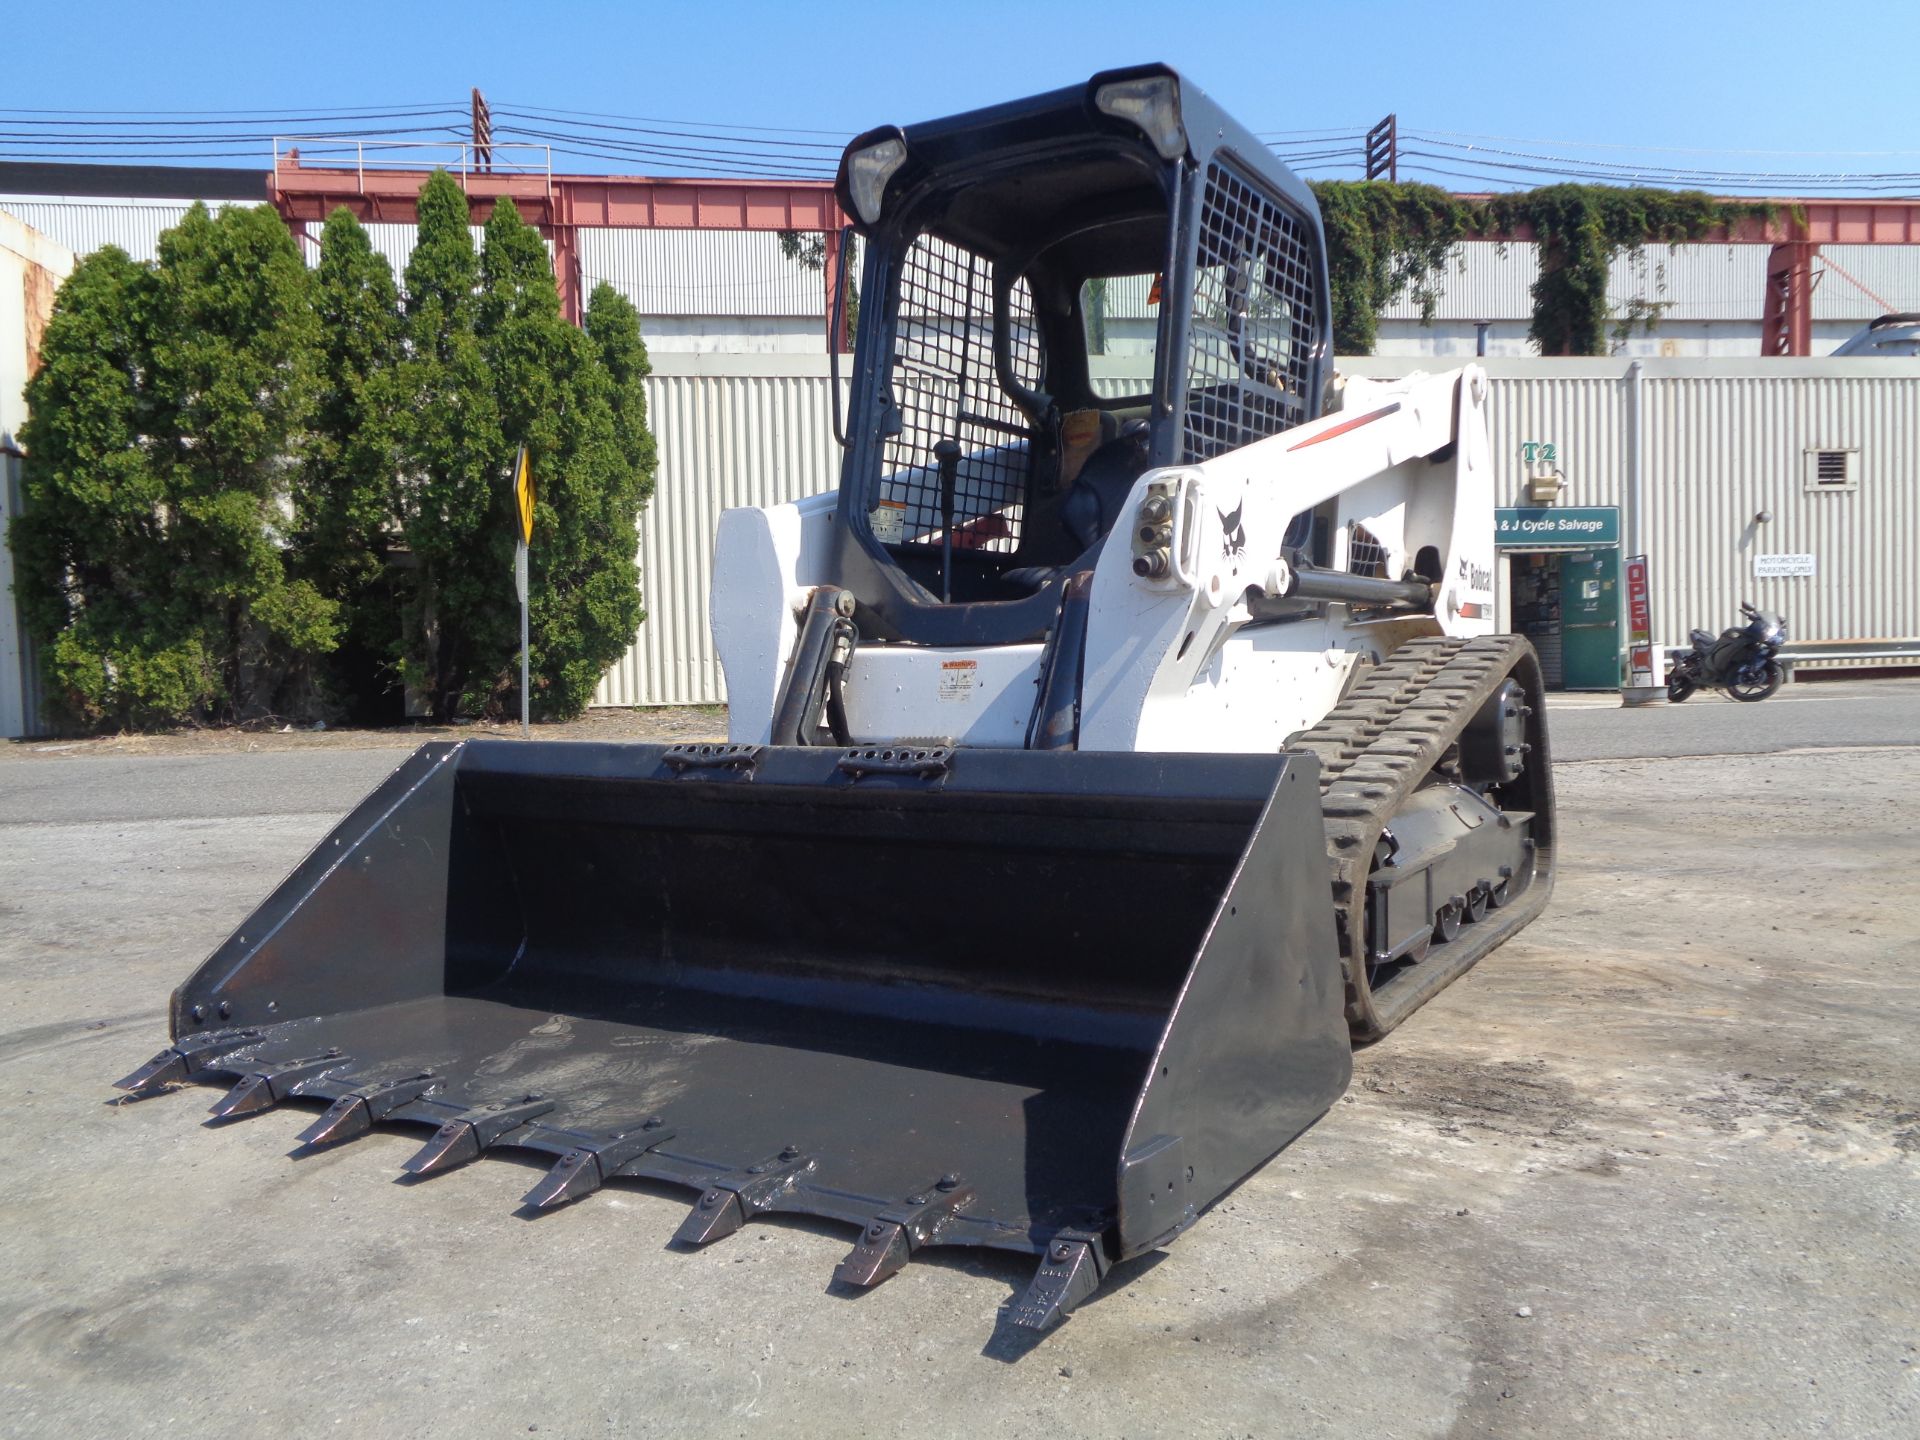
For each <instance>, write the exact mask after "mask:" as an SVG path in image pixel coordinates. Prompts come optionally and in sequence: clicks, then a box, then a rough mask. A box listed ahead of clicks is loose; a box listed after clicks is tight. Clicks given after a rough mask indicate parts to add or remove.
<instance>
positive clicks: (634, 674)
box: [593, 356, 840, 705]
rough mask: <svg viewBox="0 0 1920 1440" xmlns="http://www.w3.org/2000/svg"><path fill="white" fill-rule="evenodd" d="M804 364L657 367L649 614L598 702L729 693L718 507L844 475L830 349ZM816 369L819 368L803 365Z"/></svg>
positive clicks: (702, 700)
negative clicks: (716, 625) (765, 368)
mask: <svg viewBox="0 0 1920 1440" xmlns="http://www.w3.org/2000/svg"><path fill="white" fill-rule="evenodd" d="M783 368H786V369H789V370H800V371H802V372H803V373H798V374H777V375H740V374H719V375H713V374H708V375H660V374H656V375H654V376H652V377H651V378H650V379H649V380H648V381H647V415H648V421H649V423H650V424H651V426H652V429H653V433H654V437H655V439H656V440H657V441H658V443H659V449H660V469H659V474H658V476H657V478H656V484H655V489H654V497H653V502H652V504H650V505H649V506H648V507H647V511H646V514H645V515H644V516H642V518H641V522H640V586H641V594H642V596H643V597H644V599H645V601H646V610H647V618H646V620H645V621H644V622H642V624H641V626H640V634H639V636H638V638H637V639H636V640H635V641H634V644H633V648H632V649H631V650H629V651H628V652H627V655H626V657H625V658H624V659H622V660H621V661H620V662H619V663H618V664H617V665H615V666H614V667H613V668H612V669H611V670H609V671H608V672H607V673H606V675H605V676H604V677H603V678H602V680H601V682H600V688H599V690H598V692H597V693H596V694H595V696H594V702H593V703H594V704H596V705H695V704H707V703H712V702H716V701H719V700H722V699H724V698H725V688H724V686H723V685H722V682H721V678H720V662H719V658H718V656H716V655H715V654H714V650H713V642H712V639H711V637H710V636H709V634H708V630H707V620H708V612H707V593H708V589H709V587H710V586H711V584H712V579H713V539H714V535H715V533H716V532H717V530H718V528H719V524H720V512H721V511H723V510H728V509H732V508H733V507H735V506H740V505H779V504H783V503H785V502H786V501H789V500H798V499H800V498H801V497H802V496H805V495H814V494H818V493H819V492H820V491H822V490H831V489H832V488H833V487H834V486H835V485H837V484H838V483H839V476H840V472H839V457H840V447H839V446H838V445H837V444H835V443H834V439H833V426H832V420H831V418H830V415H829V411H828V405H827V399H828V391H827V386H828V383H829V382H828V380H827V377H826V374H825V370H826V363H825V357H824V356H823V357H820V359H819V361H818V362H817V364H815V365H813V366H801V365H793V364H788V365H787V366H785V367H783ZM806 370H813V371H814V372H816V373H804V372H805V371H806Z"/></svg>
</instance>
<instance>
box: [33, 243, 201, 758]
mask: <svg viewBox="0 0 1920 1440" xmlns="http://www.w3.org/2000/svg"><path fill="white" fill-rule="evenodd" d="M153 292H154V279H153V273H152V271H151V269H149V268H148V267H146V266H143V265H136V264H135V263H134V262H133V261H132V260H130V259H128V258H127V255H126V252H125V251H123V250H121V249H119V248H117V247H115V246H108V247H106V248H105V249H102V250H96V251H95V252H94V253H93V254H91V255H89V256H87V257H86V258H85V259H84V260H82V261H81V262H80V263H79V264H78V265H77V266H76V267H75V268H74V271H73V274H72V275H71V276H70V277H69V278H68V280H67V282H66V284H64V285H63V286H61V288H60V295H59V300H58V302H57V303H56V304H55V306H54V310H53V315H52V317H51V318H50V319H49V321H48V323H47V329H46V333H45V335H44V336H43V337H42V340H41V347H40V369H39V370H38V372H36V373H35V375H34V377H33V379H32V380H31V381H29V382H28V384H27V406H28V410H29V412H30V418H29V419H28V420H27V422H26V424H25V425H24V426H23V427H22V429H21V435H20V439H21V443H22V445H23V446H24V448H25V449H26V452H27V459H26V464H25V467H24V470H23V472H22V489H23V491H24V498H25V501H26V504H25V506H24V513H23V514H21V515H20V516H19V517H18V518H17V519H15V520H14V522H13V524H12V525H11V526H10V527H9V530H8V535H7V540H8V543H9V544H10V545H11V546H12V548H13V553H14V560H15V564H16V571H15V573H16V575H17V576H18V581H17V583H16V585H15V590H16V592H17V595H18V600H19V606H20V613H21V619H22V620H23V622H24V623H25V625H26V628H27V630H28V631H29V633H31V634H32V636H33V638H34V640H35V642H36V644H37V646H38V649H39V655H40V663H41V669H42V672H43V677H44V680H45V685H46V694H47V705H48V708H49V711H50V712H51V715H50V718H53V719H56V720H60V721H65V722H67V723H69V724H78V725H83V726H88V727H92V726H96V725H103V724H110V725H116V726H121V727H126V726H135V727H138V726H144V725H150V724H156V723H165V722H168V721H172V720H177V719H180V718H182V717H185V716H188V715H192V714H195V713H198V712H201V711H203V710H205V709H206V708H208V707H209V706H211V705H212V703H213V700H214V698H215V696H216V695H217V694H218V692H219V683H220V682H219V675H218V665H217V661H216V658H215V655H214V653H213V652H212V651H210V650H209V648H208V647H207V645H206V644H205V639H206V637H205V634H204V632H203V629H202V626H201V623H200V619H201V617H200V616H199V615H197V614H196V613H195V607H194V605H193V602H192V598H191V596H186V595H182V594H180V593H179V590H178V588H177V587H176V585H175V579H176V575H175V571H176V566H175V564H174V558H173V552H172V550H171V548H170V546H169V545H168V542H167V535H168V529H169V520H170V514H169V506H168V503H167V500H168V493H167V484H166V477H165V476H164V475H163V474H162V473H161V472H160V470H159V469H158V468H157V467H156V466H155V465H154V463H153V457H152V455H151V454H150V453H149V451H148V448H147V446H146V444H145V443H144V440H143V432H144V431H145V430H146V428H147V425H148V414H147V412H148V410H149V408H150V399H149V397H148V395H147V390H146V385H147V372H148V370H149V368H150V364H151V361H150V357H149V347H148V343H147V335H146V324H147V317H148V315H149V313H150V311H151V309H152V307H153V304H154V293H153Z"/></svg>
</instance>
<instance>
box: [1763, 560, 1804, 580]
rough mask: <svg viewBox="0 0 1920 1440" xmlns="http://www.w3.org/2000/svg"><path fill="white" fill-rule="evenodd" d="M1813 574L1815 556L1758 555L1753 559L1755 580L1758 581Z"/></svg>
mask: <svg viewBox="0 0 1920 1440" xmlns="http://www.w3.org/2000/svg"><path fill="white" fill-rule="evenodd" d="M1811 574H1813V556H1811V555H1756V556H1754V557H1753V578H1754V579H1756V580H1778V579H1782V578H1784V577H1787V576H1791V575H1811Z"/></svg>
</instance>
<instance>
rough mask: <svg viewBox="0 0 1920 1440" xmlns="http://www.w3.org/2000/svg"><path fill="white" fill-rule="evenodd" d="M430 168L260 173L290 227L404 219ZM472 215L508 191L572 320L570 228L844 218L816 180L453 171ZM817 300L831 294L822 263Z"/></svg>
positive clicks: (574, 270) (780, 225) (782, 225)
mask: <svg viewBox="0 0 1920 1440" xmlns="http://www.w3.org/2000/svg"><path fill="white" fill-rule="evenodd" d="M430 173H431V172H429V171H425V170H386V169H371V170H370V169H365V168H362V167H357V166H324V167H322V166H310V165H302V164H301V163H300V161H299V157H298V155H293V156H290V157H288V158H287V159H283V160H282V161H281V162H280V163H279V164H278V165H276V166H275V167H274V170H273V172H272V173H271V174H270V175H268V177H267V194H268V198H269V199H271V200H272V202H273V205H274V208H275V209H276V210H278V211H279V212H280V216H281V218H282V219H283V220H285V221H286V222H287V224H288V226H290V227H292V228H293V229H294V230H295V232H296V233H298V231H299V228H300V227H301V226H302V225H305V224H308V223H311V222H315V221H322V220H325V219H326V218H327V216H329V215H331V214H332V213H333V212H334V211H335V210H337V209H339V208H341V207H342V206H344V207H345V208H346V209H348V210H350V211H351V212H352V213H353V214H354V215H355V216H357V217H358V218H359V219H361V220H368V221H375V222H387V223H393V224H412V223H413V222H414V221H415V220H416V219H417V218H418V216H417V212H416V210H415V202H416V201H417V200H418V199H419V195H420V188H421V187H422V186H423V185H425V184H426V183H427V179H428V176H429V174H430ZM454 178H455V179H457V180H459V181H460V184H461V188H462V189H464V190H465V191H466V192H467V203H468V204H469V205H470V206H471V207H472V210H473V219H474V223H475V224H484V223H486V220H487V217H488V216H490V215H492V214H493V207H494V205H495V204H497V203H498V202H499V201H501V200H507V199H510V200H512V201H513V203H514V207H515V208H516V209H517V210H519V212H520V214H521V217H522V218H523V219H525V220H526V221H527V222H528V223H530V224H533V225H536V226H538V227H539V229H540V233H541V234H542V235H544V236H545V237H546V238H547V239H549V240H551V241H552V242H553V260H554V272H555V279H556V280H557V281H558V282H559V286H560V301H561V306H562V308H563V309H564V310H565V312H566V315H567V318H568V319H569V320H572V321H573V322H574V323H575V324H578V323H579V320H580V315H581V310H582V306H583V305H584V303H585V296H584V295H583V294H582V289H583V280H582V277H581V274H580V243H579V232H580V229H581V228H582V227H583V226H584V227H589V228H593V229H607V230H819V231H824V232H825V233H827V234H828V235H835V236H837V235H838V234H839V231H840V227H841V226H843V225H845V224H846V216H845V215H844V214H842V213H841V210H840V204H839V201H838V200H837V199H835V197H834V193H833V185H832V183H831V182H829V181H824V180H656V179H652V178H649V177H646V176H641V175H548V174H544V173H542V174H507V173H502V172H500V171H493V172H491V173H486V174H471V173H470V174H466V175H456V176H455V177H454ZM824 278H825V279H826V281H827V285H828V289H827V300H828V303H829V305H831V303H832V298H833V291H832V278H831V272H830V271H829V272H828V275H827V276H826V277H824Z"/></svg>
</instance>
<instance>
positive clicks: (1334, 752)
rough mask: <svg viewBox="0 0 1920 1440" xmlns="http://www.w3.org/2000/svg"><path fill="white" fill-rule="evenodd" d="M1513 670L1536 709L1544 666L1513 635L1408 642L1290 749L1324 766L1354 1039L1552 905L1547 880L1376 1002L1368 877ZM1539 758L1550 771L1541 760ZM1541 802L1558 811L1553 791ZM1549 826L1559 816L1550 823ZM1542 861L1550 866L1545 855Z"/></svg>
mask: <svg viewBox="0 0 1920 1440" xmlns="http://www.w3.org/2000/svg"><path fill="white" fill-rule="evenodd" d="M1516 670H1525V671H1527V672H1530V673H1529V674H1527V675H1526V676H1525V679H1526V680H1527V681H1530V682H1531V683H1528V684H1527V685H1526V688H1527V689H1528V691H1529V695H1528V703H1529V704H1531V705H1533V706H1535V707H1536V709H1537V708H1538V707H1539V706H1540V704H1541V703H1542V699H1543V697H1542V696H1541V694H1540V682H1539V677H1538V661H1537V658H1536V657H1535V656H1534V654H1533V649H1532V647H1531V646H1530V645H1529V644H1528V643H1527V642H1526V641H1525V640H1524V639H1522V638H1520V637H1519V636H1515V635H1490V636H1482V637H1479V638H1476V639H1470V640H1469V639H1457V638H1454V637H1451V636H1430V637H1425V638H1422V639H1418V640H1412V641H1409V642H1408V643H1407V644H1405V645H1402V646H1401V647H1400V648H1399V649H1397V650H1395V651H1394V652H1393V653H1392V654H1391V655H1389V656H1388V657H1387V659H1386V660H1385V661H1383V662H1382V663H1381V664H1379V665H1377V666H1375V667H1374V668H1373V669H1372V670H1370V671H1369V672H1368V673H1367V675H1366V676H1365V678H1364V679H1363V680H1362V681H1361V682H1360V683H1359V684H1358V685H1356V686H1355V687H1354V688H1353V690H1351V691H1350V692H1349V693H1348V694H1347V696H1346V698H1345V699H1343V700H1342V701H1341V702H1340V703H1339V704H1338V705H1336V706H1335V707H1334V708H1333V709H1332V710H1330V711H1328V712H1327V715H1326V718H1325V719H1323V720H1321V721H1320V723H1319V724H1317V725H1315V726H1314V727H1313V728H1312V729H1310V730H1305V731H1302V732H1301V733H1300V734H1298V735H1296V736H1295V737H1294V738H1293V739H1292V741H1291V742H1290V743H1289V745H1288V747H1287V748H1288V749H1290V750H1308V751H1311V752H1312V753H1313V754H1314V755H1315V756H1317V757H1318V758H1319V761H1320V804H1321V811H1322V813H1323V814H1324V816H1325V818H1326V827H1327V859H1328V863H1329V866H1330V868H1331V871H1332V875H1331V878H1332V883H1333V899H1334V905H1335V907H1336V910H1335V929H1336V931H1337V932H1338V936H1339V944H1340V959H1341V964H1342V966H1343V967H1344V969H1345V971H1346V982H1347V1023H1348V1025H1349V1026H1350V1027H1351V1029H1352V1031H1353V1034H1354V1038H1355V1039H1356V1040H1360V1041H1367V1040H1376V1039H1378V1038H1379V1037H1380V1036H1382V1035H1384V1034H1386V1033H1387V1032H1388V1031H1389V1030H1391V1029H1392V1028H1393V1027H1394V1026H1395V1025H1397V1024H1399V1023H1400V1021H1402V1020H1404V1019H1405V1018H1406V1017H1407V1016H1408V1015H1410V1014H1412V1013H1413V1011H1414V1010H1416V1009H1418V1008H1419V1007H1420V1006H1421V1005H1422V1004H1424V1003H1426V1001H1428V1000H1429V999H1431V998H1432V997H1433V996H1434V995H1435V994H1437V993H1439V991H1440V990H1442V989H1444V988H1445V987H1446V986H1447V985H1448V984H1449V983H1451V982H1452V981H1453V980H1455V979H1457V978H1459V976H1460V975H1462V974H1464V973H1465V972H1466V970H1467V969H1468V968H1469V967H1471V966H1472V965H1473V963H1474V962H1475V961H1477V960H1478V959H1479V958H1480V957H1481V956H1482V955H1484V954H1486V953H1487V952H1488V951H1490V950H1492V949H1493V948H1494V947H1495V946H1497V945H1499V944H1500V943H1501V941H1503V940H1506V939H1508V938H1509V937H1510V936H1512V935H1513V934H1514V933H1515V932H1516V931H1518V930H1519V929H1520V928H1521V927H1522V926H1524V925H1525V924H1526V923H1527V922H1528V921H1529V920H1531V919H1533V917H1534V916H1535V915H1537V914H1539V912H1540V910H1541V909H1542V907H1543V906H1544V905H1545V904H1546V898H1547V891H1548V890H1549V889H1550V888H1551V874H1550V872H1547V873H1541V874H1536V875H1535V876H1534V877H1533V878H1532V880H1531V881H1530V883H1529V884H1528V885H1527V887H1526V888H1525V889H1524V890H1523V891H1522V893H1521V894H1519V895H1516V896H1515V897H1514V898H1513V899H1512V900H1511V901H1509V903H1508V904H1507V905H1505V906H1503V907H1502V908H1500V909H1498V910H1489V911H1488V913H1487V915H1486V917H1485V918H1484V919H1483V920H1481V921H1479V922H1478V923H1477V924H1472V925H1468V926H1465V927H1464V928H1463V929H1462V930H1461V932H1460V936H1459V938H1458V939H1456V940H1454V941H1453V942H1452V943H1450V944H1445V945H1440V944H1436V945H1434V946H1433V948H1432V949H1431V950H1430V951H1429V952H1428V953H1427V956H1426V958H1425V959H1423V960H1422V961H1421V962H1420V963H1419V964H1417V965H1414V966H1411V967H1409V968H1407V969H1406V970H1403V971H1402V972H1401V973H1400V974H1398V975H1396V976H1395V977H1394V979H1393V981H1392V982H1391V983H1390V984H1388V985H1385V986H1383V987H1382V988H1381V990H1380V993H1379V995H1378V996H1375V995H1374V994H1373V993H1372V991H1371V988H1370V987H1369V986H1368V984H1367V957H1366V953H1365V950H1366V919H1365V906H1366V900H1367V875H1368V872H1369V870H1370V869H1371V867H1372V863H1373V854H1374V847H1375V845H1376V844H1377V843H1378V841H1379V839H1380V835H1381V832H1382V831H1383V830H1385V829H1386V827H1387V826H1388V825H1389V824H1390V823H1391V821H1392V819H1393V816H1394V813H1395V812H1396V811H1397V810H1398V809H1399V807H1400V805H1401V803H1402V802H1403V801H1404V800H1405V799H1406V798H1407V797H1408V796H1409V795H1411V794H1412V793H1413V792H1414V790H1415V789H1417V788H1418V787H1419V785H1420V783H1421V782H1422V781H1423V780H1425V779H1426V778H1427V776H1428V774H1429V773H1430V772H1431V771H1432V770H1433V768H1434V766H1436V765H1437V764H1439V762H1440V759H1441V757H1442V756H1443V755H1444V754H1445V753H1446V750H1447V747H1448V746H1450V745H1451V744H1452V743H1453V742H1454V741H1455V740H1456V739H1457V738H1458V737H1459V735H1460V732H1461V731H1462V730H1463V729H1464V728H1465V727H1466V724H1467V722H1468V721H1469V720H1471V719H1472V718H1473V716H1474V714H1475V713H1476V712H1477V711H1478V710H1479V708H1480V706H1481V705H1482V704H1483V703H1484V702H1485V701H1486V700H1487V698H1488V697H1489V696H1491V695H1492V694H1493V693H1494V692H1495V691H1497V690H1498V689H1499V688H1500V686H1501V684H1502V682H1504V681H1505V680H1506V679H1507V678H1508V676H1510V675H1512V674H1513V673H1514V672H1515V671H1516ZM1539 748H1540V751H1541V753H1538V754H1536V755H1534V756H1532V757H1531V760H1532V761H1536V762H1539V763H1541V764H1550V763H1551V762H1550V760H1549V759H1548V757H1547V756H1546V754H1545V753H1544V746H1541V747H1539ZM1542 793H1544V794H1545V795H1546V796H1547V797H1548V798H1547V802H1546V804H1547V806H1548V807H1550V806H1551V804H1552V800H1551V793H1552V792H1551V789H1550V788H1547V789H1545V790H1544V791H1543V792H1542ZM1546 818H1547V820H1548V824H1549V826H1550V824H1551V818H1550V816H1548V817H1546ZM1543 858H1544V857H1543Z"/></svg>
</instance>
